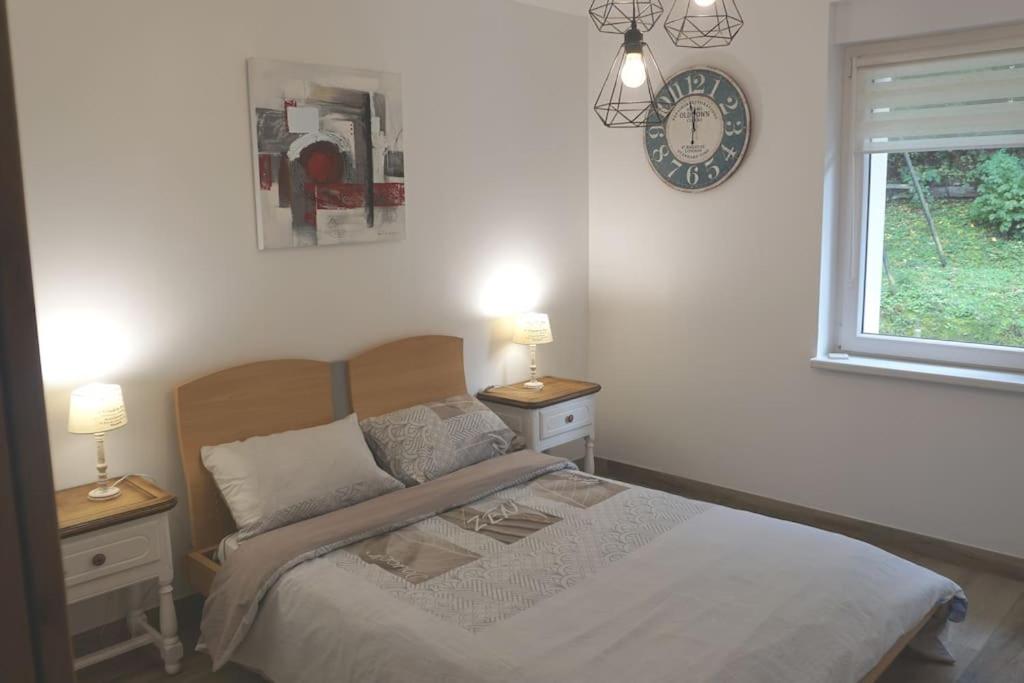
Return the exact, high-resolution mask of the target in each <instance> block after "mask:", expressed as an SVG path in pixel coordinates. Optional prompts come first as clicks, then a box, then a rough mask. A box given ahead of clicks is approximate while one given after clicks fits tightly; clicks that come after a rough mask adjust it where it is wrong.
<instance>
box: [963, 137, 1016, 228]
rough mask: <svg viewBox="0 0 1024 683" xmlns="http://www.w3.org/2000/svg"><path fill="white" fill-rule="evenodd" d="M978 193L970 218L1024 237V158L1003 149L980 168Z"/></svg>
mask: <svg viewBox="0 0 1024 683" xmlns="http://www.w3.org/2000/svg"><path fill="white" fill-rule="evenodd" d="M977 175H978V179H979V181H980V182H979V185H978V197H977V199H975V200H974V203H973V204H971V209H970V218H971V220H972V221H973V222H974V223H975V224H976V225H978V226H980V227H983V228H987V229H989V230H992V231H997V232H999V233H1002V234H1003V235H1005V236H1007V237H1013V238H1017V239H1024V161H1021V159H1020V158H1018V157H1016V156H1012V155H1010V154H1008V153H1007V152H1006V151H1005V150H1000V151H999V152H996V153H995V154H993V155H992V156H991V157H989V159H988V160H987V161H984V162H983V163H982V164H981V165H980V166H979V167H978V171H977Z"/></svg>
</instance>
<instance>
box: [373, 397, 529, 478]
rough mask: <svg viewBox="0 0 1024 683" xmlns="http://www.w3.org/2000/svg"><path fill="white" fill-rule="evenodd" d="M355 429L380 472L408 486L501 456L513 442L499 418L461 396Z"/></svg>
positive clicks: (391, 414) (390, 416)
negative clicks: (359, 432) (360, 431)
mask: <svg viewBox="0 0 1024 683" xmlns="http://www.w3.org/2000/svg"><path fill="white" fill-rule="evenodd" d="M359 425H360V426H361V427H362V428H363V433H364V434H365V435H366V441H367V443H369V444H370V450H372V451H373V454H374V456H375V457H376V458H377V462H378V463H379V464H380V466H381V467H382V468H384V469H385V470H387V471H388V472H390V473H391V475H392V476H394V477H395V478H396V479H398V480H399V481H401V482H402V483H404V484H407V485H409V486H412V485H414V484H422V483H423V482H426V481H430V480H431V479H436V478H438V477H440V476H443V475H445V474H448V473H450V472H454V471H455V470H458V469H462V468H463V467H467V466H469V465H473V464H475V463H478V462H480V461H482V460H486V459H487V458H493V457H494V456H496V455H503V454H505V453H507V452H508V451H509V449H510V448H511V447H512V443H513V440H514V439H515V433H514V432H513V431H512V430H511V429H509V428H508V426H507V425H506V424H505V423H504V422H502V421H501V418H500V417H498V416H497V415H495V414H494V413H493V412H492V411H491V410H490V409H489V408H488V407H487V406H485V405H484V404H483V403H481V402H480V401H478V400H476V399H475V398H473V397H472V396H469V395H466V394H463V395H461V396H452V397H451V398H446V399H445V400H443V401H434V402H433V403H427V404H425V405H418V406H413V407H412V408H405V409H404V410H397V411H395V412H393V413H388V414H387V415H381V416H379V417H371V418H368V419H366V420H363V421H362V422H360V423H359Z"/></svg>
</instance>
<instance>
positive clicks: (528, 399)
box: [477, 377, 601, 474]
mask: <svg viewBox="0 0 1024 683" xmlns="http://www.w3.org/2000/svg"><path fill="white" fill-rule="evenodd" d="M541 381H542V382H543V383H544V388H542V389H540V390H536V389H530V388H528V387H526V386H524V385H523V384H510V385H508V386H504V387H489V388H487V389H485V390H484V391H481V392H480V393H479V394H477V398H478V399H480V400H481V401H483V402H484V403H486V404H487V407H489V408H490V409H491V410H493V411H494V412H495V413H497V414H498V416H499V417H500V418H501V419H502V420H504V422H505V424H507V425H508V426H509V427H510V428H511V429H512V431H514V432H516V433H517V434H518V435H519V436H521V437H522V438H523V439H524V440H525V441H526V447H527V448H529V449H531V450H534V451H547V450H549V449H551V448H554V447H555V446H561V445H562V444H566V443H570V442H572V441H576V440H577V439H583V440H584V443H585V444H586V449H587V450H586V456H585V457H584V459H583V471H584V472H588V473H591V474H593V472H594V441H595V439H594V426H595V423H596V419H597V415H596V403H597V401H596V398H597V396H596V394H597V392H599V391H601V385H600V384H594V383H593V382H582V381H579V380H574V379H562V378H560V377H542V378H541Z"/></svg>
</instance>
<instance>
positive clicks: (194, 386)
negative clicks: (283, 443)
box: [174, 360, 334, 548]
mask: <svg viewBox="0 0 1024 683" xmlns="http://www.w3.org/2000/svg"><path fill="white" fill-rule="evenodd" d="M174 403H175V410H176V412H177V417H178V443H179V445H180V448H181V464H182V466H183V467H184V470H185V480H186V482H187V484H188V510H189V516H190V518H191V521H192V543H193V546H194V547H195V548H207V547H209V546H215V545H217V544H218V543H220V540H221V539H222V538H224V537H225V536H227V535H228V534H230V533H232V532H233V531H235V522H234V520H233V519H232V518H231V513H230V512H229V511H228V508H227V505H225V504H224V501H223V499H222V498H221V496H220V492H219V491H218V490H217V484H216V483H215V482H214V481H213V476H212V475H210V473H209V472H208V471H207V470H206V468H205V467H203V463H202V459H201V457H200V449H201V448H202V447H203V446H215V445H217V444H222V443H230V442H232V441H239V440H241V439H247V438H249V437H250V436H266V435H267V434H276V433H278V432H286V431H289V430H292V429H305V428H306V427H315V426H316V425H321V424H327V423H328V422H331V421H332V420H333V419H334V397H333V393H332V391H331V366H330V364H328V363H322V362H319V361H311V360H273V361H266V362H263V363H252V364H249V365H241V366H239V367H236V368H230V369H228V370H222V371H220V372H217V373H214V374H212V375H207V376H206V377H203V378H201V379H197V380H195V381H192V382H189V383H187V384H183V385H181V386H180V387H178V388H177V390H176V391H175V392H174Z"/></svg>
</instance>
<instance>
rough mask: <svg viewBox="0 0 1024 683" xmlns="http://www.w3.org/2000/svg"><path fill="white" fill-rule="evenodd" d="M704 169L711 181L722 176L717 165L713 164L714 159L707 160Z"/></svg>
mask: <svg viewBox="0 0 1024 683" xmlns="http://www.w3.org/2000/svg"><path fill="white" fill-rule="evenodd" d="M704 168H706V169H708V176H709V179H710V180H712V181H714V180H718V178H719V177H720V176H721V175H722V169H720V168H719V167H718V164H716V163H715V160H714V159H709V160H707V161H705V162H704Z"/></svg>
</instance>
